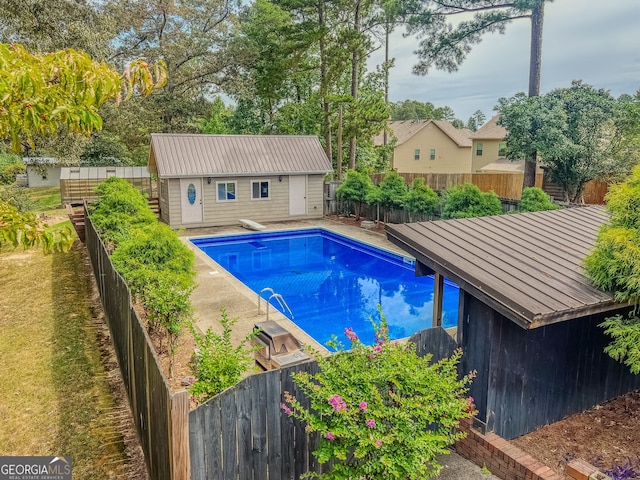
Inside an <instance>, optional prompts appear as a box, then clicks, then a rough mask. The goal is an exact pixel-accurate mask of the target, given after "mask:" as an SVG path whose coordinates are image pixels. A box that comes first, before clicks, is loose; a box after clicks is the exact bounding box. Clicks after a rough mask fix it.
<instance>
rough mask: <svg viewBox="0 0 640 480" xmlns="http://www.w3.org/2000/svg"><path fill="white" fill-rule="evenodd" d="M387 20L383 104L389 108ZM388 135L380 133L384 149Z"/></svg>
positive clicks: (388, 28)
mask: <svg viewBox="0 0 640 480" xmlns="http://www.w3.org/2000/svg"><path fill="white" fill-rule="evenodd" d="M390 28H391V27H390V26H389V18H387V23H386V24H385V28H384V64H385V68H384V104H385V105H387V107H388V106H389V30H390ZM387 136H388V133H387V130H385V131H384V132H383V133H382V144H383V145H384V146H385V147H386V146H387V143H389V139H388V138H387Z"/></svg>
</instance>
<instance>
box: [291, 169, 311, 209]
mask: <svg viewBox="0 0 640 480" xmlns="http://www.w3.org/2000/svg"><path fill="white" fill-rule="evenodd" d="M306 214H307V177H306V175H297V176H291V177H289V215H306Z"/></svg>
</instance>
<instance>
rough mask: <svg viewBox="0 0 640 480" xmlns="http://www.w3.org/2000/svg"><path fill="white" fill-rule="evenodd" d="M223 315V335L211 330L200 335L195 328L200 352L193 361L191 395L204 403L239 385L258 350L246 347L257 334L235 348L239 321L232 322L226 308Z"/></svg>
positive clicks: (233, 320)
mask: <svg viewBox="0 0 640 480" xmlns="http://www.w3.org/2000/svg"><path fill="white" fill-rule="evenodd" d="M221 315H222V318H221V319H220V325H222V334H218V333H216V332H214V331H213V330H211V329H210V328H209V329H208V330H207V332H206V333H205V334H204V335H201V334H200V333H198V332H197V331H196V329H195V328H193V327H192V333H193V336H194V338H195V340H196V345H197V346H198V350H197V351H196V353H195V355H194V361H193V368H194V374H195V377H196V382H195V383H194V384H193V385H192V386H191V387H190V388H189V392H190V393H191V394H192V395H193V396H194V397H196V398H197V399H198V400H199V401H201V402H203V401H206V400H207V399H209V398H211V397H213V396H215V395H217V394H218V393H220V392H222V391H223V390H225V389H227V388H229V387H231V386H233V385H235V384H236V383H238V381H239V380H240V379H241V378H242V375H243V374H244V373H245V372H246V371H247V370H248V369H249V368H250V367H251V365H253V363H254V358H253V353H254V352H255V351H256V349H257V348H259V347H248V346H247V344H248V343H249V342H250V341H251V339H252V338H253V337H255V336H256V334H257V333H256V332H252V333H250V334H249V335H247V336H246V337H245V338H244V339H243V340H242V342H240V345H238V346H236V347H234V346H233V345H232V343H231V332H232V329H233V326H234V325H235V323H236V322H237V321H238V319H237V318H234V319H232V320H231V319H229V317H228V315H227V311H226V310H225V309H224V308H223V309H222V311H221Z"/></svg>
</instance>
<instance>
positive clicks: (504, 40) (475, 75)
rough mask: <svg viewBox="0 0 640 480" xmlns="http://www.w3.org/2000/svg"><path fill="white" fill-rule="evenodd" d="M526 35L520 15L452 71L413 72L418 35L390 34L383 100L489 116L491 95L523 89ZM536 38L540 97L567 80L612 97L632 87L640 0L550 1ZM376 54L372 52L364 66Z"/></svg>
mask: <svg viewBox="0 0 640 480" xmlns="http://www.w3.org/2000/svg"><path fill="white" fill-rule="evenodd" d="M530 36H531V22H530V21H529V20H528V19H522V20H517V21H514V22H512V23H511V24H509V25H508V26H507V29H506V33H505V34H504V35H501V34H499V33H494V34H489V35H487V36H485V37H484V38H483V40H482V42H481V43H480V44H478V45H475V46H474V47H473V50H472V51H471V53H469V55H468V56H467V58H466V60H465V61H464V63H463V64H462V66H461V67H460V68H459V70H458V71H457V72H454V73H447V72H443V71H438V70H435V69H432V70H431V71H430V73H429V74H428V75H426V76H417V75H414V74H413V73H411V70H412V67H413V65H414V64H415V63H417V58H416V56H415V54H414V53H413V52H414V51H415V50H416V48H417V45H418V40H417V39H416V38H403V37H402V34H401V32H400V31H398V32H395V33H394V34H393V37H392V43H391V45H390V55H391V56H392V57H395V66H394V68H393V69H392V70H391V76H390V86H389V99H390V100H391V101H392V102H397V101H401V100H407V99H411V100H418V101H421V102H431V103H433V104H434V105H435V106H436V107H443V106H445V105H446V106H449V107H451V108H452V109H453V110H454V112H455V114H456V117H457V118H459V119H461V120H463V121H465V122H466V120H467V119H468V118H469V117H470V116H471V114H473V113H474V112H475V111H476V110H481V111H482V112H483V113H484V114H485V116H486V118H487V119H490V118H491V117H492V116H493V115H494V114H495V112H494V110H493V108H494V106H495V105H496V104H497V103H498V99H499V98H501V97H511V96H513V95H514V94H516V93H517V92H526V91H527V90H528V82H529V49H530ZM542 42H543V43H542V78H541V93H542V94H544V93H546V92H548V91H550V90H553V89H555V88H563V87H569V86H570V85H571V81H572V80H582V81H583V82H585V83H588V84H590V85H593V86H594V87H597V88H604V89H606V90H609V91H610V92H611V94H613V95H614V96H616V97H617V96H619V95H620V94H623V93H628V94H634V93H635V92H636V91H637V90H638V89H640V0H554V1H553V2H552V3H547V4H546V6H545V18H544V27H543V40H542ZM382 55H383V54H382V53H381V52H380V53H379V54H374V56H373V57H372V59H371V62H370V64H371V63H380V62H381V61H382V60H384V58H383V57H382Z"/></svg>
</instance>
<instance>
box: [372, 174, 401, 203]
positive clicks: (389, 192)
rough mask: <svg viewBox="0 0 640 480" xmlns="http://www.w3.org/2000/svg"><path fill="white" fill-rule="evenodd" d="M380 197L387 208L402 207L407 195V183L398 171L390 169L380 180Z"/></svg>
mask: <svg viewBox="0 0 640 480" xmlns="http://www.w3.org/2000/svg"><path fill="white" fill-rule="evenodd" d="M378 188H379V189H380V199H381V202H382V205H383V206H385V207H387V208H402V206H403V204H404V199H405V197H406V195H407V184H406V183H405V181H404V178H402V177H401V176H400V175H398V172H396V171H395V170H391V171H389V172H387V174H386V175H385V176H384V178H383V179H382V182H380V186H379V187H378Z"/></svg>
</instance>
